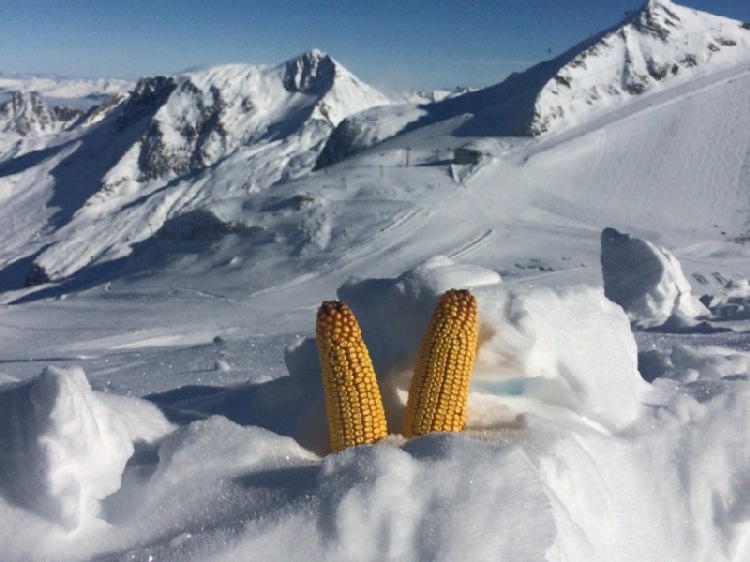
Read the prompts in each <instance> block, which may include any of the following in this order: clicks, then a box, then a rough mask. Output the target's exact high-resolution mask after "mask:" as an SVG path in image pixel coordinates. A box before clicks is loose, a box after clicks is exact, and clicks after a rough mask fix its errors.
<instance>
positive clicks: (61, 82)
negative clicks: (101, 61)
mask: <svg viewBox="0 0 750 562" xmlns="http://www.w3.org/2000/svg"><path fill="white" fill-rule="evenodd" d="M133 86H134V83H133V82H130V81H128V80H120V79H116V78H72V77H66V76H48V75H41V74H24V73H11V72H0V102H5V101H7V100H8V99H9V98H11V97H12V96H13V94H15V93H17V92H28V93H33V94H34V95H36V96H37V97H39V98H41V99H42V100H43V101H44V102H45V103H46V104H48V105H60V106H63V107H73V108H75V109H80V110H84V111H85V110H87V109H90V108H91V107H93V106H95V105H101V104H102V103H104V102H105V101H106V100H107V99H108V98H109V97H111V96H113V95H116V94H126V93H127V92H128V91H129V90H131V89H132V88H133Z"/></svg>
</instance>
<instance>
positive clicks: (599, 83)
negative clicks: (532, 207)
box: [0, 0, 750, 285]
mask: <svg viewBox="0 0 750 562" xmlns="http://www.w3.org/2000/svg"><path fill="white" fill-rule="evenodd" d="M741 61H750V26H748V24H744V23H741V22H738V21H735V20H731V19H727V18H723V17H718V16H713V15H709V14H705V13H701V12H697V11H695V10H691V9H688V8H684V7H681V6H678V5H676V4H673V3H672V2H669V1H667V0H651V1H650V2H649V3H648V4H647V5H646V6H644V8H643V9H641V10H640V11H637V12H635V13H632V14H630V15H628V17H627V18H626V19H625V20H624V21H623V22H622V23H621V24H620V25H618V26H616V27H614V28H612V29H609V30H607V31H605V32H603V33H601V34H598V35H596V36H594V37H592V38H591V39H589V40H588V41H586V42H584V43H582V44H580V45H577V46H576V47H574V48H572V49H570V50H569V51H567V52H566V53H564V54H563V55H561V56H559V57H557V58H556V59H554V60H551V61H547V62H543V63H540V64H538V65H536V66H534V67H532V68H530V69H528V70H527V71H525V72H523V73H519V74H514V75H512V76H510V77H508V78H507V79H506V80H505V81H503V82H501V83H500V84H498V85H496V86H492V87H489V88H485V89H482V90H477V91H466V92H459V93H452V94H447V93H446V95H442V94H438V93H433V94H429V95H427V94H422V95H419V96H417V97H416V98H411V99H412V100H414V99H416V100H417V101H416V103H403V99H402V100H401V101H400V102H399V101H398V100H394V99H393V98H392V97H389V96H387V95H385V94H383V93H381V92H379V91H377V90H376V89H374V88H372V87H370V86H368V85H367V84H365V83H363V82H362V81H361V80H359V79H358V78H357V77H355V76H354V75H353V74H351V73H350V72H349V71H348V70H346V69H345V68H344V67H343V66H342V65H341V64H339V63H338V62H336V61H335V60H334V59H333V58H331V57H330V56H329V55H327V54H325V53H322V52H320V51H311V52H309V53H305V54H303V55H301V56H299V57H297V58H295V59H292V60H290V61H287V62H285V63H282V64H280V65H275V66H248V65H225V66H219V67H214V68H209V69H205V70H199V71H195V72H189V73H186V74H182V75H179V76H157V77H148V78H143V79H141V80H140V81H139V82H138V83H137V84H135V85H133V84H129V83H127V82H122V81H106V80H105V81H100V82H99V81H95V82H86V83H84V82H75V81H72V82H66V81H61V82H57V83H56V82H55V81H54V80H53V81H50V82H45V81H44V80H43V79H42V78H40V77H36V78H31V77H26V78H23V77H12V76H11V77H8V76H7V75H2V76H0V88H2V89H4V90H5V91H6V93H8V94H9V95H10V91H11V89H12V88H14V87H21V86H23V87H25V88H29V89H34V90H36V91H37V92H40V93H29V92H25V93H21V92H17V91H16V92H14V93H13V94H12V95H10V97H9V99H8V100H7V101H5V102H4V103H2V104H1V105H0V183H1V184H2V185H3V186H4V190H5V203H4V208H3V211H2V220H4V221H6V222H7V221H12V223H13V229H14V230H13V232H14V234H13V236H10V235H8V236H5V238H4V239H0V243H1V244H0V247H1V248H2V249H1V250H0V267H5V268H6V270H12V271H16V272H17V283H18V284H19V285H20V284H22V283H24V282H27V283H39V282H47V281H50V280H61V279H65V278H67V277H69V276H71V275H73V274H74V273H76V272H77V271H80V270H82V269H83V268H86V267H88V266H90V265H91V264H95V263H102V262H107V261H109V260H112V259H116V258H120V257H124V256H127V255H129V254H130V253H131V252H132V251H133V247H134V245H135V244H137V243H139V242H140V241H143V240H146V239H149V238H151V237H153V236H154V235H155V234H157V233H158V232H159V231H160V229H162V228H164V227H165V225H167V224H168V223H169V222H170V221H172V220H174V219H175V218H176V217H179V216H180V215H183V214H185V213H191V212H194V211H201V210H205V209H216V208H219V207H221V206H222V205H227V204H228V203H227V201H233V200H236V201H241V199H242V198H243V197H244V196H246V195H247V194H248V193H254V192H259V191H262V190H265V189H268V188H270V187H271V186H273V185H275V184H278V183H280V182H287V181H291V180H294V179H297V178H301V177H303V176H305V175H306V174H308V173H309V172H310V171H312V170H313V169H314V168H316V167H317V168H324V167H326V166H330V165H331V164H334V163H336V162H340V161H341V160H344V159H345V158H347V157H350V156H351V155H353V154H355V153H357V152H360V151H362V150H365V149H366V148H368V147H371V146H373V145H375V144H378V143H381V142H383V141H384V140H386V139H389V138H394V137H396V136H398V135H401V134H404V133H407V132H409V131H414V130H417V129H419V128H420V127H426V126H429V125H433V124H436V123H444V124H446V125H445V127H447V130H449V131H450V133H451V134H452V135H454V136H457V137H478V136H508V135H513V136H528V137H534V136H539V135H544V134H547V133H550V132H553V131H558V130H562V129H564V128H565V127H571V126H574V125H575V124H577V123H580V122H583V121H585V120H590V119H594V118H596V116H597V115H601V114H604V113H607V112H611V111H613V110H615V109H616V108H618V107H620V106H622V105H623V104H626V103H627V102H628V100H630V99H632V98H634V97H637V96H645V95H647V94H649V93H653V92H663V91H666V90H668V89H669V88H672V87H674V86H677V85H680V84H683V83H685V82H687V81H690V80H694V79H696V78H699V77H701V76H704V75H707V74H711V73H714V72H717V71H720V70H721V69H722V68H726V67H729V66H731V65H733V64H737V63H738V62H741ZM42 86H44V87H42ZM85 92H89V93H85ZM74 93H76V94H84V96H85V97H89V98H90V99H94V98H93V97H90V96H94V97H96V96H104V95H106V96H107V97H106V101H104V102H102V103H99V104H98V105H94V106H92V107H90V108H88V109H85V110H84V109H75V108H64V107H61V106H57V105H53V104H50V103H47V102H45V100H44V96H49V98H50V99H54V98H55V97H65V96H68V97H69V98H72V97H74V96H73V94H74ZM63 94H64V95H63ZM237 204H239V205H241V204H242V203H237ZM19 217H21V218H19ZM0 238H1V237H0Z"/></svg>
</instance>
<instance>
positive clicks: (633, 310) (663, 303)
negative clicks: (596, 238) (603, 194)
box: [602, 228, 709, 328]
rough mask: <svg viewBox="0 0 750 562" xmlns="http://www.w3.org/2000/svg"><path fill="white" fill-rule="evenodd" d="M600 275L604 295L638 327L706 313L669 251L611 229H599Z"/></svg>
mask: <svg viewBox="0 0 750 562" xmlns="http://www.w3.org/2000/svg"><path fill="white" fill-rule="evenodd" d="M602 277H603V279H604V294H605V295H606V296H607V298H608V299H610V300H611V301H613V302H615V303H617V304H619V305H620V306H622V307H623V308H624V309H625V311H626V312H627V314H628V316H629V317H630V320H631V321H632V322H633V323H634V324H635V325H636V326H638V327H639V328H655V327H659V326H663V325H664V324H665V323H667V322H669V321H671V320H672V321H675V322H679V323H684V322H685V321H687V322H689V320H690V319H693V318H696V317H698V316H708V315H709V312H708V309H707V308H706V307H705V306H703V304H702V303H701V302H700V301H698V299H696V298H695V297H693V296H692V295H691V288H690V283H689V282H688V280H687V278H686V277H685V274H684V273H683V272H682V267H681V266H680V263H679V262H678V261H677V258H675V257H674V255H673V254H672V253H671V252H669V250H667V249H666V248H663V247H660V246H657V245H655V244H653V243H651V242H649V241H648V240H641V239H639V238H631V237H630V236H629V235H627V234H621V233H619V232H617V231H616V230H615V229H614V228H605V229H604V230H603V231H602Z"/></svg>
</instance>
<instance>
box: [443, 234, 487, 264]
mask: <svg viewBox="0 0 750 562" xmlns="http://www.w3.org/2000/svg"><path fill="white" fill-rule="evenodd" d="M495 238H497V233H496V232H495V230H493V229H492V228H490V229H489V230H486V231H484V232H483V233H482V234H480V235H479V236H476V237H475V238H472V239H471V240H469V241H468V242H467V243H466V244H464V245H463V246H461V247H460V248H458V249H457V250H455V251H454V252H452V253H450V254H448V257H449V258H451V259H453V260H457V259H460V258H465V257H466V256H469V255H471V254H474V253H476V252H477V251H478V250H480V249H482V248H483V247H484V246H486V245H487V244H489V243H490V241H492V240H494V239H495Z"/></svg>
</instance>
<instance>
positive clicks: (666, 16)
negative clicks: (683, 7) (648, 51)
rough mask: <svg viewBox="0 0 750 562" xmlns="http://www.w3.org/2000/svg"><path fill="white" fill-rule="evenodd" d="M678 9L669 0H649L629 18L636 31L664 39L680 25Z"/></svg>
mask: <svg viewBox="0 0 750 562" xmlns="http://www.w3.org/2000/svg"><path fill="white" fill-rule="evenodd" d="M675 8H677V10H679V7H676V6H675V5H674V4H673V3H672V2H671V1H670V0H649V2H648V3H647V4H646V5H645V6H644V7H643V8H642V9H641V10H640V11H638V12H636V13H635V17H634V18H633V19H632V20H631V23H632V26H633V28H634V29H636V30H637V31H640V32H642V33H648V34H650V35H653V36H654V37H658V38H659V39H661V40H662V41H666V40H667V39H668V38H669V36H670V34H671V32H672V31H673V30H678V29H679V28H680V27H681V19H680V16H679V15H677V13H676V11H675Z"/></svg>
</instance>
